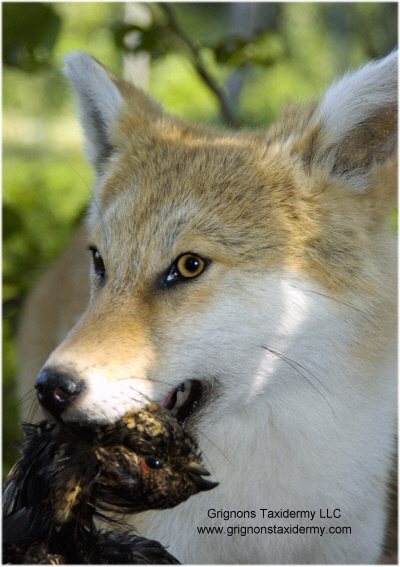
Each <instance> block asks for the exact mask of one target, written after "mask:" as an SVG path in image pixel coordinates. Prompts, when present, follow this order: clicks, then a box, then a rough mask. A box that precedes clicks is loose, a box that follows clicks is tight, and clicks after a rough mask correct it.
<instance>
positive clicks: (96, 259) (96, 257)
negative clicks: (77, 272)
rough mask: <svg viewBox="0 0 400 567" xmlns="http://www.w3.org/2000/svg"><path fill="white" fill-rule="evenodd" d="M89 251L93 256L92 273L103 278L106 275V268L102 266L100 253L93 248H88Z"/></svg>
mask: <svg viewBox="0 0 400 567" xmlns="http://www.w3.org/2000/svg"><path fill="white" fill-rule="evenodd" d="M89 249H90V250H91V252H92V255H93V266H94V271H95V272H96V274H97V275H99V276H100V277H102V278H103V277H104V276H105V273H106V268H105V266H104V262H103V258H102V257H101V255H100V252H99V251H98V250H97V248H95V247H94V246H90V248H89Z"/></svg>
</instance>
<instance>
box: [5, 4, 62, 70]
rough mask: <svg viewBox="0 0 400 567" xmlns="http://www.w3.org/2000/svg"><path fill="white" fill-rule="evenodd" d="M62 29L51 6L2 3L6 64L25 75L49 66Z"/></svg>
mask: <svg viewBox="0 0 400 567" xmlns="http://www.w3.org/2000/svg"><path fill="white" fill-rule="evenodd" d="M60 28H61V20H60V18H59V16H58V15H57V14H56V13H55V12H54V10H53V8H52V7H51V5H49V4H42V3H39V2H5V3H3V64H4V65H9V66H14V67H19V68H20V69H23V70H24V71H35V70H36V69H38V68H40V67H42V66H46V65H48V64H49V58H50V55H51V52H52V50H53V47H54V44H55V42H56V39H57V36H58V33H59V31H60Z"/></svg>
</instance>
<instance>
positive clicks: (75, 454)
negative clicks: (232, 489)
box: [3, 404, 218, 564]
mask: <svg viewBox="0 0 400 567" xmlns="http://www.w3.org/2000/svg"><path fill="white" fill-rule="evenodd" d="M24 433H25V439H24V440H23V441H22V443H21V451H22V457H21V458H20V460H19V461H18V462H17V463H16V464H15V465H14V467H13V469H12V470H11V471H10V473H9V475H8V477H7V479H6V489H5V492H4V495H3V563H11V564H18V563H19V564H35V563H41V564H90V563H91V564H129V563H130V564H135V563H136V564H137V563H179V562H178V561H177V560H176V559H175V558H174V557H173V556H172V555H170V554H169V553H168V552H167V551H166V549H165V548H164V547H163V546H162V545H161V544H160V543H158V542H156V541H152V540H148V539H146V538H143V537H139V536H136V535H134V534H133V533H132V528H130V529H129V530H128V529H127V528H126V527H125V528H122V525H123V524H122V522H121V521H120V520H119V519H118V518H121V516H122V515H123V514H130V513H136V512H141V511H144V510H149V509H165V508H172V507H174V506H177V505H178V504H180V503H181V502H184V501H185V500H187V499H188V498H189V497H190V496H192V495H194V494H197V493H198V492H200V491H203V490H210V489H212V488H214V487H215V486H217V484H218V483H215V482H211V481H209V480H206V479H204V478H203V476H208V475H209V474H210V473H208V472H207V471H206V469H205V468H204V467H203V466H202V464H201V453H200V451H199V448H198V445H197V442H196V439H195V437H194V435H193V433H191V432H190V431H188V429H187V428H186V427H185V426H181V425H180V424H179V423H178V422H177V421H176V419H175V418H174V417H173V416H172V414H171V412H169V411H168V410H166V409H164V408H160V407H159V406H157V405H155V404H150V405H149V406H147V407H146V408H145V409H143V410H138V411H133V412H130V413H128V414H126V415H125V416H124V417H123V418H122V419H121V420H120V421H118V422H117V423H115V424H113V425H106V426H97V427H89V426H87V425H78V424H73V423H63V422H59V423H49V422H47V421H42V422H40V423H38V424H36V425H31V424H25V425H24ZM95 520H101V521H102V523H103V525H104V524H105V525H106V526H107V528H108V529H104V527H103V528H99V527H98V524H99V522H98V521H95ZM110 524H111V526H112V529H109V528H110V527H111V526H110Z"/></svg>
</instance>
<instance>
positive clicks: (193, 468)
mask: <svg viewBox="0 0 400 567" xmlns="http://www.w3.org/2000/svg"><path fill="white" fill-rule="evenodd" d="M186 469H187V471H188V472H191V473H193V474H198V475H200V476H210V473H209V472H208V470H206V469H205V468H204V467H202V466H201V465H199V464H198V463H196V462H195V461H192V462H191V463H189V464H188V465H187V466H186Z"/></svg>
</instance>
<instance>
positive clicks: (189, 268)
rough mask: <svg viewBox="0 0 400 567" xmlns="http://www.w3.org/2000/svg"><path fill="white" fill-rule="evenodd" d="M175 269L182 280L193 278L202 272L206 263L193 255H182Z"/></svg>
mask: <svg viewBox="0 0 400 567" xmlns="http://www.w3.org/2000/svg"><path fill="white" fill-rule="evenodd" d="M176 267H177V270H178V272H179V275H180V276H182V277H183V278H195V277H196V276H199V275H200V274H201V272H202V271H203V270H204V268H205V267H206V263H205V261H204V260H203V259H202V258H200V257H199V256H196V255H195V254H184V255H183V256H181V257H180V258H179V260H178V262H177V264H176Z"/></svg>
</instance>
